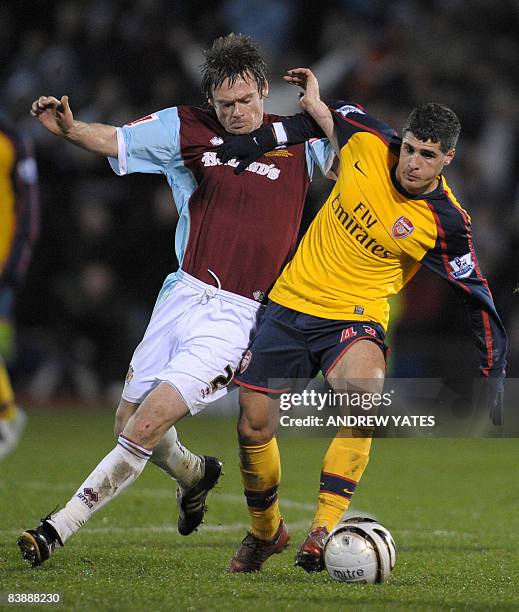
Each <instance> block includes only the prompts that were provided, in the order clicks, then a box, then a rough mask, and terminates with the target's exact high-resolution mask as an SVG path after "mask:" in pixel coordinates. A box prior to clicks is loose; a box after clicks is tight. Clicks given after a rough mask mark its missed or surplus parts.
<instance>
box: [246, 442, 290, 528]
mask: <svg viewBox="0 0 519 612" xmlns="http://www.w3.org/2000/svg"><path fill="white" fill-rule="evenodd" d="M240 471H241V478H242V482H243V487H244V489H245V491H244V493H245V497H246V499H247V506H248V509H249V514H250V516H251V519H252V529H251V531H252V533H253V534H254V535H255V536H256V537H257V538H260V539H262V540H270V539H271V538H273V537H274V535H275V534H276V531H277V530H278V528H279V523H280V522H281V514H280V512H279V503H278V495H277V491H278V486H279V481H280V478H281V463H280V460H279V450H278V445H277V442H276V438H273V439H272V440H270V442H267V443H266V444H259V445H258V446H244V445H241V444H240Z"/></svg>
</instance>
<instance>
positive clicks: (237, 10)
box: [0, 0, 519, 401]
mask: <svg viewBox="0 0 519 612" xmlns="http://www.w3.org/2000/svg"><path fill="white" fill-rule="evenodd" d="M231 31H234V32H242V33H246V34H250V35H251V36H252V37H253V38H254V39H256V40H257V41H258V43H259V44H260V46H261V48H262V50H263V51H264V53H265V56H266V58H267V61H268V64H269V77H270V84H271V95H270V100H269V101H268V102H267V111H268V110H270V111H271V112H276V113H287V114H291V113H294V112H297V110H298V109H297V92H296V90H295V89H294V88H293V87H289V86H287V85H286V84H284V83H283V82H282V81H281V75H282V74H283V73H284V72H285V70H286V69H288V68H291V67H296V66H309V67H311V68H313V69H314V70H315V72H316V74H317V76H318V77H319V79H320V81H321V91H322V95H323V97H327V98H330V99H337V98H342V99H348V100H355V101H359V102H361V103H362V104H364V105H365V106H366V107H367V109H368V111H369V112H370V113H371V114H374V115H376V116H378V117H379V118H381V119H384V120H385V121H386V122H387V123H390V124H391V125H393V126H394V127H397V128H400V127H401V126H402V124H403V122H404V120H405V117H406V116H407V114H408V112H409V111H410V110H411V108H412V107H413V106H414V105H416V104H418V103H421V102H424V101H437V102H441V103H444V104H447V105H448V106H451V107H452V108H453V109H454V110H455V111H456V113H457V114H458V115H459V117H460V119H461V122H462V125H463V131H462V135H461V140H460V143H459V146H458V151H457V159H456V162H455V163H454V164H453V165H452V166H451V167H450V168H449V170H448V172H447V173H446V176H447V178H448V180H449V183H450V184H451V186H452V187H453V189H454V192H455V194H456V195H457V197H458V199H459V201H460V202H461V203H462V205H463V206H464V207H465V208H466V209H467V210H468V211H469V213H470V215H471V216H472V221H473V226H474V227H473V230H474V240H475V245H476V249H477V252H478V253H479V259H480V264H481V266H482V269H483V272H484V274H485V275H486V276H487V278H488V279H489V281H490V284H491V288H492V290H493V294H494V298H495V301H496V303H497V306H498V309H499V311H500V313H501V315H502V317H503V319H504V321H505V325H506V326H507V329H508V332H509V341H510V353H509V367H508V373H509V376H518V374H519V368H518V366H517V363H518V357H519V354H518V353H519V348H518V347H519V311H518V309H517V300H518V299H519V296H517V295H514V289H515V288H516V287H517V285H518V283H519V275H518V267H519V266H518V263H519V261H518V259H519V258H518V255H517V252H518V248H519V180H518V173H517V169H518V167H519V119H518V118H519V72H518V70H517V61H518V58H519V2H518V1H517V0H500V1H499V2H488V1H487V0H471V2H464V1H463V0H428V1H419V0H416V1H411V0H395V1H384V0H335V1H324V2H320V3H308V2H303V1H298V0H263V1H261V2H258V1H257V0H215V1H213V2H201V1H199V0H190V1H187V0H186V1H181V0H133V1H132V0H126V1H120V0H88V1H86V0H85V1H83V0H66V1H62V2H54V3H50V4H49V3H47V2H45V3H44V2H40V1H39V0H33V1H31V2H29V1H28V0H19V1H17V2H7V3H1V4H0V57H1V58H2V61H1V63H0V74H1V78H0V88H1V98H0V107H2V110H4V111H5V112H7V113H8V114H9V115H10V117H11V118H12V121H13V122H14V123H15V124H16V125H17V126H18V127H19V128H20V129H21V130H23V131H24V132H25V133H26V134H27V135H29V136H30V137H31V138H32V139H33V141H34V144H35V149H36V156H37V162H38V168H39V175H40V189H41V234H40V239H39V242H38V243H37V245H36V248H35V250H34V256H33V261H32V263H31V266H30V269H29V273H28V276H27V279H26V283H25V285H24V286H23V288H21V289H20V290H19V291H18V294H17V307H16V329H17V332H16V343H15V345H13V347H15V348H16V350H12V351H11V356H10V357H11V358H10V366H11V371H12V373H13V378H14V383H15V387H16V389H17V391H18V392H19V393H21V394H23V395H25V396H29V397H34V398H35V399H42V400H47V399H55V398H59V397H64V396H66V397H70V396H73V397H76V398H80V399H82V400H87V401H89V400H92V401H97V400H99V399H103V398H107V397H108V396H118V394H119V391H120V389H121V381H122V379H123V378H124V374H125V372H126V369H127V366H128V362H129V359H130V357H131V353H132V351H133V348H134V347H135V346H136V344H137V343H138V342H139V340H140V338H141V336H142V333H143V331H144V329H145V326H146V323H147V320H148V318H149V315H150V313H151V309H152V307H153V303H154V300H155V296H156V294H157V292H158V290H159V288H160V285H161V283H162V280H163V278H164V277H165V276H166V274H168V273H169V272H171V271H173V270H174V269H175V268H176V261H175V255H174V230H175V224H176V221H177V215H176V211H175V207H174V205H173V202H172V197H171V193H170V190H169V188H168V186H167V184H166V182H165V181H164V180H163V178H162V177H158V176H147V175H131V176H128V177H124V178H118V177H116V176H115V175H114V174H113V173H112V171H111V170H110V168H109V166H108V163H107V161H106V160H105V159H102V158H97V157H95V156H94V155H91V154H88V153H86V152H83V151H81V150H79V149H77V148H75V147H73V146H72V145H70V144H68V143H65V142H63V141H62V140H60V139H57V138H55V137H53V136H52V135H51V134H49V133H48V132H46V131H45V130H44V128H42V127H41V126H40V125H39V123H38V122H37V121H36V120H35V119H32V118H31V117H30V116H29V109H30V105H31V102H32V101H33V100H34V99H35V98H36V97H38V96H39V95H42V94H45V95H55V96H57V97H60V96H61V95H63V94H68V95H69V96H70V103H71V107H72V110H73V111H74V113H75V116H76V117H77V118H79V119H82V120H83V121H97V122H101V123H109V124H112V125H123V124H124V123H126V122H128V121H130V120H133V119H136V118H138V117H140V116H142V115H145V114H148V113H150V112H152V111H155V110H159V109H161V108H165V107H168V106H174V105H176V104H193V105H204V104H205V100H204V99H203V97H202V95H201V92H200V77H199V68H198V67H199V65H200V63H201V62H202V58H203V56H202V51H203V49H204V48H205V47H208V46H210V44H211V43H212V41H213V39H214V38H216V37H217V36H221V35H223V34H227V33H229V32H231ZM330 188H331V183H329V182H328V181H327V180H325V179H322V178H318V177H316V180H315V181H314V184H313V186H312V190H311V194H310V199H309V205H308V206H309V211H312V210H313V211H314V212H315V211H316V210H317V208H318V206H319V205H320V204H321V203H322V202H323V201H324V199H325V196H326V195H327V193H328V192H329V190H330ZM310 216H311V214H310V212H309V213H308V214H307V220H306V222H308V219H309V218H310ZM390 344H391V345H392V348H393V353H392V356H391V365H390V368H391V373H392V374H393V375H396V376H406V377H413V376H431V377H433V376H441V375H446V374H450V375H453V374H459V375H469V376H470V375H473V374H474V373H475V372H476V371H477V366H478V355H477V353H476V351H475V350H474V348H473V342H472V338H471V334H470V330H469V327H468V322H467V318H466V315H465V312H464V309H463V308H462V307H461V304H460V299H459V297H458V296H456V295H455V294H454V293H453V291H452V290H451V289H450V288H449V287H448V286H447V284H446V283H445V282H443V281H441V280H440V279H436V278H435V277H434V276H433V275H431V274H430V273H427V272H425V271H421V272H420V273H419V274H418V275H417V277H416V278H415V279H414V280H413V282H412V283H411V284H410V286H409V287H408V289H407V290H406V291H405V293H404V294H403V295H402V296H401V298H399V299H398V300H395V301H394V303H393V316H392V330H391V334H390ZM13 347H12V348H13Z"/></svg>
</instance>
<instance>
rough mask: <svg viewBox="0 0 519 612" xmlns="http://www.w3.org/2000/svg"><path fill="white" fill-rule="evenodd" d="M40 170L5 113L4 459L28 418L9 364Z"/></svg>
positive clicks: (0, 408)
mask: <svg viewBox="0 0 519 612" xmlns="http://www.w3.org/2000/svg"><path fill="white" fill-rule="evenodd" d="M38 207H39V197H38V172H37V169H36V162H35V160H34V157H33V156H32V146H31V144H30V142H29V141H28V139H27V138H25V137H24V136H22V135H21V134H19V133H18V132H17V130H16V129H15V128H14V126H13V124H12V122H10V121H9V119H8V118H7V117H5V116H3V115H1V114H0V459H2V458H3V457H5V456H6V455H7V454H8V453H10V452H11V451H12V450H13V449H14V448H15V447H16V445H17V444H18V440H19V439H20V436H21V434H22V432H23V429H24V426H25V421H26V416H25V413H24V412H23V411H22V410H21V409H20V408H19V407H18V406H17V405H16V402H15V399H14V393H13V389H12V387H11V382H10V380H9V375H8V373H7V368H6V362H8V361H9V360H10V359H11V358H13V356H14V350H15V349H14V332H13V318H12V317H13V307H14V301H15V291H16V288H17V287H19V286H20V284H21V283H22V282H23V280H24V278H25V273H26V271H27V267H28V265H29V262H30V259H31V254H32V247H33V244H34V241H35V240H36V237H37V234H38Z"/></svg>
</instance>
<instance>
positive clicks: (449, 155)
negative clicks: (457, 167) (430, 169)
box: [443, 149, 456, 166]
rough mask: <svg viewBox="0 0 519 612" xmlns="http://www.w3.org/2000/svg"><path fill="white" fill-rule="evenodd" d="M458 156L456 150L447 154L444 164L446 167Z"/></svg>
mask: <svg viewBox="0 0 519 612" xmlns="http://www.w3.org/2000/svg"><path fill="white" fill-rule="evenodd" d="M455 155H456V149H449V150H448V151H447V153H446V154H445V161H444V162H443V165H444V166H448V165H449V164H450V163H451V161H452V160H453V159H454V157H455Z"/></svg>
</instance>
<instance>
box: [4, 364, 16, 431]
mask: <svg viewBox="0 0 519 612" xmlns="http://www.w3.org/2000/svg"><path fill="white" fill-rule="evenodd" d="M17 410H18V408H17V407H16V404H15V403H14V393H13V388H12V387H11V381H10V380H9V374H8V373H7V369H6V367H5V363H4V360H3V359H2V358H1V357H0V420H5V421H11V420H12V419H14V418H15V416H16V412H17Z"/></svg>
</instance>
